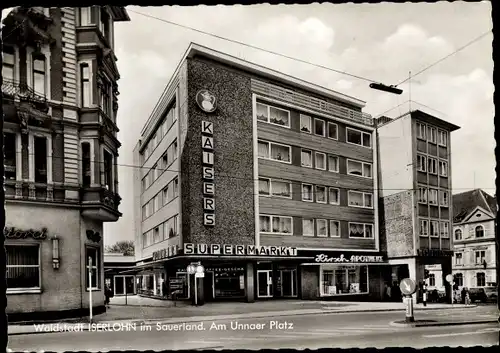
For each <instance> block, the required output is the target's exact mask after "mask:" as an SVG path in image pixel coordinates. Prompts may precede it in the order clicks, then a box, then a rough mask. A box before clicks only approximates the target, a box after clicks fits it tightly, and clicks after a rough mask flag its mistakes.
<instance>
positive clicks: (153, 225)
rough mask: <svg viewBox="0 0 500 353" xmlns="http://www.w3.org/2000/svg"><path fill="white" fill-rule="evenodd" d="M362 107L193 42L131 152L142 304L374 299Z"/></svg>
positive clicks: (369, 135)
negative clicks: (194, 266)
mask: <svg viewBox="0 0 500 353" xmlns="http://www.w3.org/2000/svg"><path fill="white" fill-rule="evenodd" d="M363 106H364V103H363V102H362V101H360V100H358V99H355V98H352V97H349V96H346V95H343V94H340V93H337V92H334V91H331V90H327V89H325V88H322V87H319V86H316V85H313V84H311V83H308V82H305V81H301V80H299V79H296V78H293V77H290V76H287V75H284V74H282V73H279V72H276V71H272V70H270V69H267V68H264V67H262V66H258V65H255V64H252V63H250V62H247V61H244V60H240V59H238V58H235V57H232V56H230V55H227V54H224V53H221V52H217V51H215V50H212V49H209V48H206V47H202V46H199V45H196V44H191V45H190V47H189V48H188V50H187V52H186V54H185V56H184V58H183V59H182V61H181V62H180V64H179V66H178V67H177V69H176V71H175V73H174V75H173V77H172V79H171V80H170V83H169V84H168V86H167V88H166V90H165V93H164V94H163V95H162V97H161V99H160V101H159V103H158V104H157V107H156V108H155V110H154V111H153V113H152V114H151V116H150V118H149V119H148V121H147V122H146V125H145V127H144V129H143V131H142V133H141V139H140V141H139V143H138V145H137V147H136V148H135V161H134V163H135V164H138V165H141V166H142V168H140V169H139V168H138V169H137V171H136V174H135V187H134V191H135V201H134V203H135V205H136V208H135V215H134V217H135V234H136V240H135V246H136V249H135V254H136V260H137V269H136V271H137V275H138V287H137V291H138V293H140V294H143V295H148V296H152V297H168V296H170V295H171V293H172V292H173V291H174V290H175V291H179V292H180V294H179V296H178V297H179V298H181V297H182V298H185V299H188V298H193V296H194V276H188V275H187V273H186V268H187V266H188V265H189V264H190V263H193V262H200V263H201V264H202V265H203V266H204V267H205V275H204V278H202V279H200V280H199V282H198V283H197V286H196V287H197V288H198V289H197V291H198V293H197V294H198V300H199V302H203V301H209V300H217V299H221V300H224V299H236V300H246V301H249V302H252V301H254V300H256V299H257V300H260V299H266V298H287V297H292V298H293V297H295V298H297V297H298V298H303V299H313V298H319V297H321V298H334V299H348V300H368V299H369V298H371V299H374V300H376V299H378V298H381V296H382V295H383V292H384V290H383V286H384V285H383V272H384V271H390V270H388V269H387V268H388V267H387V266H385V265H386V264H387V263H386V259H385V257H384V255H383V254H382V253H381V252H380V249H379V239H378V234H379V231H378V214H377V202H376V200H377V199H378V197H379V195H378V194H377V190H378V181H377V173H375V171H376V170H377V159H376V158H375V156H376V150H377V149H376V139H375V135H374V131H375V125H374V121H373V119H372V118H371V117H370V116H369V115H367V114H365V113H363V112H362V107H363Z"/></svg>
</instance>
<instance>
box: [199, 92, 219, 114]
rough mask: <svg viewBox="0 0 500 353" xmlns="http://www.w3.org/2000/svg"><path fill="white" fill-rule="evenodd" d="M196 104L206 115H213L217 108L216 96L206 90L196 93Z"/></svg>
mask: <svg viewBox="0 0 500 353" xmlns="http://www.w3.org/2000/svg"><path fill="white" fill-rule="evenodd" d="M196 103H198V106H199V107H200V108H201V109H202V110H203V111H204V112H205V113H212V112H213V111H215V108H216V99H215V96H214V95H213V94H212V93H210V92H209V91H208V90H206V89H202V90H200V91H198V93H196Z"/></svg>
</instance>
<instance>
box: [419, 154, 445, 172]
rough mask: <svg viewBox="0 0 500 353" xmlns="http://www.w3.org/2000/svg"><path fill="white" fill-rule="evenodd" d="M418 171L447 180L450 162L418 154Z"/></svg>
mask: <svg viewBox="0 0 500 353" xmlns="http://www.w3.org/2000/svg"><path fill="white" fill-rule="evenodd" d="M417 170H418V171H419V172H424V173H425V172H428V173H429V174H433V175H439V176H441V177H444V178H446V177H448V162H446V161H442V160H438V159H437V158H432V157H426V156H423V155H421V154H417Z"/></svg>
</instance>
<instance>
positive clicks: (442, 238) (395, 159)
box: [377, 110, 459, 298]
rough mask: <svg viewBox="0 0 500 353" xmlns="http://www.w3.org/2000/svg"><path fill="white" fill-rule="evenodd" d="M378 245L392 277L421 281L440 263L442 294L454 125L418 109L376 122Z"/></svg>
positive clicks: (448, 255) (448, 261)
mask: <svg viewBox="0 0 500 353" xmlns="http://www.w3.org/2000/svg"><path fill="white" fill-rule="evenodd" d="M377 125H378V126H377V143H378V147H379V154H378V158H379V169H378V173H379V188H380V200H379V202H380V205H379V207H380V217H381V218H380V219H381V223H382V224H381V227H380V228H381V233H380V238H381V245H382V249H381V250H383V251H386V252H387V257H388V261H389V263H390V264H391V265H392V266H391V267H392V278H389V279H390V280H391V281H393V282H396V283H398V284H399V282H400V281H401V280H402V279H403V278H405V277H410V278H412V279H414V280H415V281H416V282H417V284H422V283H423V282H424V272H425V271H424V270H425V267H426V266H430V265H438V266H439V265H440V268H441V270H442V272H441V273H442V276H443V281H442V282H443V283H445V290H446V293H447V298H449V297H450V289H451V286H450V283H447V282H446V281H445V277H446V276H447V275H450V274H451V273H452V256H453V240H452V237H450V233H451V229H452V224H453V223H452V222H453V212H452V209H453V205H452V198H451V190H452V185H451V177H452V173H451V172H452V170H451V159H450V154H451V138H450V135H451V133H452V132H453V131H456V130H457V129H459V127H458V126H455V125H453V124H451V123H448V122H445V121H444V120H442V119H439V118H437V117H435V116H432V115H429V114H427V113H425V112H423V111H421V110H415V111H411V112H409V113H407V114H405V115H402V116H400V117H398V118H396V119H394V120H392V119H390V118H381V119H380V120H378V123H377Z"/></svg>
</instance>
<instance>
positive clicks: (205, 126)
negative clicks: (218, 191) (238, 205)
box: [201, 121, 215, 226]
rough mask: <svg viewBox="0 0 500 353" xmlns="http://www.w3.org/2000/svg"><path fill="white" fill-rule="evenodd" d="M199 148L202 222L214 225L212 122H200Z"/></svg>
mask: <svg viewBox="0 0 500 353" xmlns="http://www.w3.org/2000/svg"><path fill="white" fill-rule="evenodd" d="M201 134H202V135H201V148H202V149H203V151H202V154H203V157H202V163H203V224H204V225H205V226H214V225H215V184H214V179H215V170H214V123H212V122H208V121H202V122H201Z"/></svg>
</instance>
